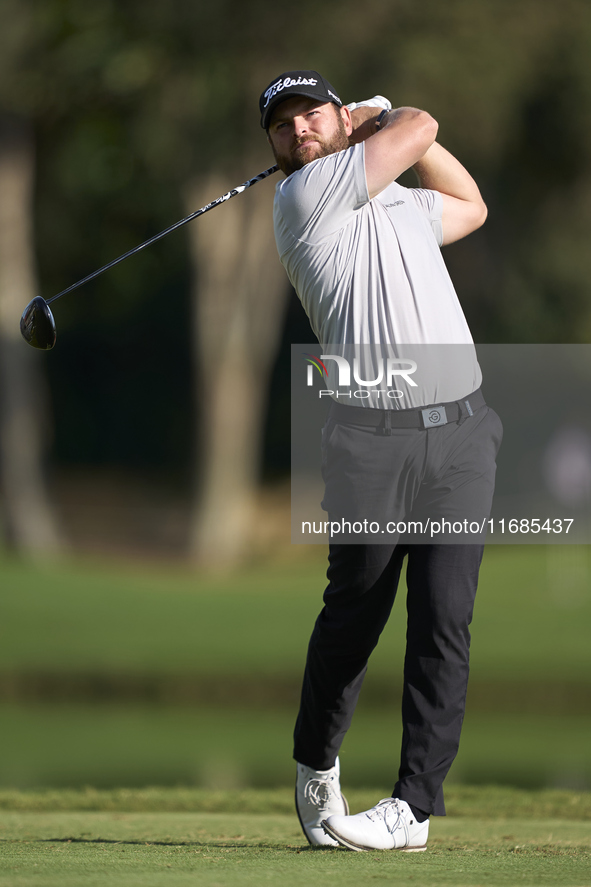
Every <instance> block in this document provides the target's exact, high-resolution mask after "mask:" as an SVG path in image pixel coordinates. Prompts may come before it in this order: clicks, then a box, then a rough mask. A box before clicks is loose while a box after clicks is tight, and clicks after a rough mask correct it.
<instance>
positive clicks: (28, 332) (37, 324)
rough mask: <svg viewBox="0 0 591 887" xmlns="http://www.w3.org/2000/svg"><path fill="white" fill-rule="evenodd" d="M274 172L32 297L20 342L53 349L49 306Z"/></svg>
mask: <svg viewBox="0 0 591 887" xmlns="http://www.w3.org/2000/svg"><path fill="white" fill-rule="evenodd" d="M278 169H279V167H278V166H270V167H269V169H266V170H264V172H261V173H259V174H258V176H254V177H253V178H252V179H249V180H248V181H247V182H244V183H243V184H242V185H238V187H237V188H232V190H231V191H228V192H227V193H226V194H223V195H222V196H221V197H218V198H217V200H212V202H211V203H208V204H207V205H206V206H203V207H201V209H198V210H196V211H195V212H194V213H191V215H190V216H187V217H186V218H184V219H181V220H180V221H179V222H176V223H175V224H174V225H171V226H170V227H169V228H165V230H164V231H161V232H160V233H159V234H155V235H154V236H153V237H150V239H149V240H146V241H145V242H144V243H140V245H139V246H136V247H134V248H133V249H130V250H128V252H126V253H123V255H122V256H119V258H117V259H113V261H112V262H109V263H108V264H106V265H103V267H102V268H99V269H98V270H97V271H93V272H92V274H88V275H87V277H83V278H82V280H79V281H78V282H77V283H73V284H72V285H71V286H69V287H67V289H65V290H62V291H61V293H58V294H57V296H52V297H51V299H48V300H47V301H45V299H42V298H41V296H36V297H35V298H34V299H32V300H31V301H30V302H29V304H28V305H27V307H26V308H25V310H24V311H23V316H22V317H21V324H20V327H21V334H22V336H23V338H24V340H25V341H26V342H28V343H29V345H32V346H33V348H39V349H41V350H43V351H49V350H50V349H51V348H53V346H54V345H55V340H56V328H55V320H54V318H53V314H52V312H51V309H50V307H49V306H50V304H51V303H52V302H55V301H56V299H60V298H61V297H62V296H65V295H66V293H70V292H71V291H72V290H75V289H77V288H78V287H79V286H82V284H83V283H88V281H89V280H94V278H95V277H98V276H99V274H102V273H103V272H104V271H108V270H109V268H113V267H114V266H115V265H118V264H119V262H122V261H123V259H127V258H129V256H133V255H135V253H139V251H140V250H142V249H145V248H146V247H147V246H150V245H151V244H152V243H156V241H157V240H160V239H161V238H162V237H165V236H166V235H167V234H170V233H171V232H172V231H176V229H177V228H181V227H182V226H183V225H186V224H187V222H192V221H193V219H196V218H197V217H198V216H202V215H203V214H204V213H206V212H209V210H210V209H213V208H214V207H215V206H219V205H220V204H221V203H225V201H226V200H229V199H230V198H231V197H236V195H237V194H241V193H242V192H243V191H246V189H247V188H250V186H251V185H255V184H256V183H257V182H260V181H262V180H263V179H266V178H267V176H270V175H272V174H273V173H274V172H277V170H278Z"/></svg>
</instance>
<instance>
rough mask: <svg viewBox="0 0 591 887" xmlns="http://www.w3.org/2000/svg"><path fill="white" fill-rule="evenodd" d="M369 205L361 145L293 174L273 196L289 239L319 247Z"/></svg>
mask: <svg viewBox="0 0 591 887" xmlns="http://www.w3.org/2000/svg"><path fill="white" fill-rule="evenodd" d="M368 202H369V194H368V192H367V182H366V179H365V150H364V146H363V143H360V144H357V145H354V146H353V147H352V148H348V149H347V150H346V151H339V152H337V153H336V154H329V155H328V156H327V157H322V158H320V159H319V160H315V161H314V162H312V163H308V164H306V166H304V167H303V168H302V169H300V170H298V171H297V172H295V173H292V175H291V176H289V177H288V178H287V179H285V181H283V182H280V183H279V185H278V186H277V190H276V192H275V215H276V218H277V219H278V220H280V221H281V224H282V226H284V227H285V228H286V229H287V231H289V233H290V235H291V236H292V237H294V238H295V239H297V240H301V241H305V242H306V243H320V242H321V241H322V240H324V239H325V238H326V237H330V236H332V235H334V234H335V233H336V232H337V231H339V230H341V229H342V228H343V227H344V226H345V225H347V224H348V223H349V222H350V221H351V218H352V217H353V216H354V215H355V213H357V212H358V211H359V210H360V209H361V208H362V207H363V206H364V205H365V204H366V203H368Z"/></svg>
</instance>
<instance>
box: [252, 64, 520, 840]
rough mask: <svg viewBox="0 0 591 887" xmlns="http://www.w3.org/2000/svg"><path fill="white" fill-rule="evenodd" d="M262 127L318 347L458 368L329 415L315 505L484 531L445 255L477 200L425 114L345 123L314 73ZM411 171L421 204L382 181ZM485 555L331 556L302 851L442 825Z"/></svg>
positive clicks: (468, 395) (309, 687)
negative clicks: (393, 672) (371, 798)
mask: <svg viewBox="0 0 591 887" xmlns="http://www.w3.org/2000/svg"><path fill="white" fill-rule="evenodd" d="M260 111H261V125H262V127H263V128H264V129H265V130H266V132H267V136H268V140H269V142H270V145H271V148H272V149H273V153H274V155H275V158H276V161H277V163H278V165H279V167H280V169H281V170H282V172H283V173H284V174H285V176H286V178H285V179H284V180H283V181H281V182H280V183H279V185H278V186H277V190H276V194H275V204H274V225H275V236H276V241H277V247H278V251H279V256H280V259H281V262H282V263H283V265H284V267H285V268H286V271H287V274H288V276H289V279H290V281H291V282H292V284H293V286H294V288H295V290H296V292H297V294H298V296H299V298H300V300H301V301H302V304H303V306H304V308H305V310H306V312H307V314H308V317H309V319H310V323H311V326H312V329H313V331H314V333H315V335H316V336H317V338H318V341H319V342H320V343H321V344H322V345H323V346H324V347H325V348H327V347H328V346H329V345H332V346H337V347H344V346H351V347H355V348H357V347H358V346H359V347H360V346H364V347H365V346H380V347H383V346H386V347H390V346H392V347H397V346H399V345H404V344H409V345H414V346H417V347H420V348H424V347H426V346H429V347H431V346H433V347H435V348H437V347H439V346H444V347H448V346H458V351H459V352H460V353H461V354H462V355H463V356H462V358H461V359H460V361H459V365H460V366H461V372H458V371H457V370H458V366H457V364H456V362H455V361H451V362H450V363H449V365H446V364H441V362H439V363H437V364H436V365H437V366H438V367H439V369H438V371H437V372H436V373H431V376H430V377H428V378H427V379H426V380H423V383H422V385H421V386H418V388H419V390H418V391H417V389H416V388H413V396H414V401H413V402H412V403H407V402H404V401H402V402H401V401H400V400H395V399H392V400H388V398H385V403H383V404H381V405H376V404H374V403H373V402H372V403H370V404H366V403H365V402H362V401H357V402H355V403H354V402H353V401H350V402H349V404H346V403H344V402H342V401H340V400H339V401H335V402H334V403H333V404H332V405H331V409H330V413H329V418H328V421H327V425H326V427H325V429H324V431H323V464H324V466H325V470H324V478H325V484H326V489H325V496H324V502H323V507H324V508H325V509H326V510H327V511H328V512H329V515H331V516H332V515H339V514H342V513H344V511H346V509H347V507H348V504H347V503H351V502H354V503H355V508H356V509H359V508H361V509H362V508H363V505H364V503H367V504H368V506H369V504H370V503H375V502H376V501H377V500H379V501H380V502H381V503H382V505H383V508H384V511H385V514H386V515H387V516H390V517H391V518H392V519H394V520H395V521H397V522H400V521H401V520H402V519H408V518H409V517H413V516H415V515H416V514H422V515H426V516H427V517H429V516H431V517H437V518H440V517H442V516H445V515H446V514H447V515H448V516H449V515H453V516H454V517H457V518H459V519H461V517H462V512H463V511H465V512H466V513H465V515H464V517H466V518H472V516H473V515H474V514H476V513H477V514H478V515H483V516H484V517H486V516H487V515H488V513H489V512H490V506H491V502H492V493H493V488H494V474H495V457H496V453H497V449H498V446H499V444H500V440H501V434H502V429H501V425H500V421H499V419H498V417H497V416H496V414H495V413H494V412H493V411H492V410H491V409H489V407H488V406H487V405H486V404H485V402H484V398H483V396H482V393H481V391H480V382H481V374H480V368H479V366H478V362H477V360H476V355H475V350H474V347H473V342H472V338H471V335H470V331H469V328H468V325H467V323H466V320H465V317H464V314H463V311H462V308H461V306H460V303H459V301H458V298H457V295H456V293H455V290H454V288H453V285H452V283H451V280H450V278H449V275H448V273H447V270H446V267H445V264H444V262H443V260H442V257H441V253H440V247H441V246H442V245H445V244H447V243H451V242H453V241H455V240H458V239H460V238H462V237H465V236H466V235H467V234H470V232H472V231H474V230H475V229H476V228H478V227H479V226H480V225H482V223H483V222H484V220H485V218H486V207H485V205H484V203H483V200H482V197H481V195H480V192H479V190H478V187H477V186H476V183H475V182H474V180H473V179H472V177H471V176H470V175H469V173H468V172H467V171H466V170H465V169H464V167H463V166H462V165H461V164H460V163H459V162H458V161H457V160H456V159H455V158H454V157H453V156H452V155H451V154H449V153H448V152H447V151H446V150H445V149H444V148H443V147H441V145H439V144H438V143H437V142H436V141H435V138H436V135H437V128H438V126H437V123H436V121H435V120H434V119H433V118H432V117H431V116H430V115H429V114H428V113H426V112H425V111H421V110H418V109H416V108H409V107H402V108H397V109H391V106H390V103H389V102H388V101H387V100H386V99H385V98H383V97H381V96H377V97H376V98H374V99H371V100H369V101H366V102H361V103H360V104H352V105H349V106H345V105H344V104H343V102H342V101H341V99H340V98H339V95H338V93H337V92H336V90H335V89H334V88H333V87H332V86H331V84H330V83H329V82H328V81H327V80H325V79H324V78H323V77H322V76H321V75H320V74H318V73H317V72H316V71H288V72H286V73H284V74H281V75H280V76H279V77H276V78H275V79H274V80H273V81H272V82H271V84H270V85H269V86H268V88H267V89H266V90H265V91H264V92H263V94H262V95H261V98H260ZM410 167H412V168H413V169H414V171H415V173H416V174H417V177H418V180H419V184H420V187H419V188H404V187H402V186H400V185H398V184H397V183H396V179H397V178H398V177H399V176H400V175H401V173H403V172H404V171H405V170H407V169H409V168H410ZM344 479H346V485H347V491H348V492H347V496H345V499H344V500H343V495H342V493H343V482H344ZM343 501H344V504H343ZM384 503H385V505H384ZM482 553H483V545H482V540H481V539H480V538H479V539H477V540H476V542H475V543H474V544H468V543H464V542H463V543H462V544H454V542H453V540H451V541H447V542H445V543H440V544H432V543H431V542H430V541H429V540H428V539H424V538H421V539H420V540H418V541H417V540H414V541H413V539H411V538H407V537H405V536H404V535H401V536H399V537H392V538H389V539H388V541H387V544H379V545H377V544H372V543H371V541H367V540H363V541H362V542H361V543H358V544H354V543H353V542H351V541H345V542H343V541H342V540H340V541H338V542H335V541H332V542H331V544H330V551H329V567H328V573H327V576H328V586H327V588H326V591H325V593H324V607H323V609H322V611H321V613H320V615H319V617H318V619H317V621H316V625H315V627H314V631H313V633H312V637H311V640H310V645H309V650H308V657H307V662H306V670H305V674H304V681H303V689H302V698H301V706H300V711H299V715H298V719H297V723H296V728H295V748H294V757H295V760H296V762H297V783H296V808H297V812H298V816H299V819H300V823H301V825H302V828H303V831H304V834H305V835H306V837H307V839H308V841H309V842H310V843H311V844H314V845H326V846H338V845H341V846H344V847H347V848H349V849H351V850H373V849H379V850H386V849H401V850H415V851H420V850H424V849H425V847H426V844H427V838H428V832H429V817H430V815H432V814H434V815H440V816H442V815H445V807H444V801H443V792H442V783H443V780H444V778H445V776H446V774H447V772H448V770H449V767H450V766H451V764H452V762H453V760H454V757H455V755H456V753H457V750H458V745H459V739H460V731H461V726H462V720H463V716H464V705H465V696H466V688H467V681H468V662H469V644H470V633H469V624H470V622H471V619H472V610H473V605H474V597H475V593H476V587H477V582H478V572H479V567H480V562H481V559H482ZM405 558H407V588H408V593H407V610H408V631H407V648H406V657H405V664H404V688H403V700H402V720H403V739H402V750H401V759H400V769H399V773H398V780H397V781H396V784H395V785H394V789H393V792H392V797H390V798H386V799H383V800H381V801H379V803H377V804H376V806H375V807H373V808H372V809H371V810H368V811H365V812H363V813H358V814H357V815H351V816H350V815H348V814H349V811H348V808H347V803H346V801H345V798H344V797H343V795H342V792H341V788H340V781H339V778H340V774H339V759H338V753H339V748H340V746H341V743H342V740H343V738H344V736H345V733H346V731H347V729H348V727H349V725H350V723H351V718H352V716H353V712H354V709H355V705H356V702H357V698H358V695H359V691H360V689H361V684H362V681H363V678H364V675H365V672H366V669H367V662H368V658H369V656H370V654H371V652H372V650H373V649H374V647H375V646H376V644H377V642H378V639H379V636H380V633H381V632H382V630H383V628H384V626H385V624H386V622H387V620H388V617H389V615H390V611H391V608H392V604H393V602H394V598H395V595H396V590H397V586H398V580H399V576H400V572H401V568H402V564H403V560H404V559H405ZM393 781H394V778H393Z"/></svg>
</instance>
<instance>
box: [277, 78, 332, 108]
mask: <svg viewBox="0 0 591 887" xmlns="http://www.w3.org/2000/svg"><path fill="white" fill-rule="evenodd" d="M317 83H318V80H316V79H314V77H308V78H306V77H298V78H297V79H296V78H293V77H285V79H283V78H280V79H279V80H277V81H276V83H272V84H271V86H270V87H269V88H268V89H266V90H265V93H264V96H265V99H266V101H265V104H264V105H263V108H266V107H267V105H268V104H269V102H270V101H271V99H272V98H273V96H275V95H277V93H278V92H281V91H282V90H283V89H287V88H288V87H289V86H316V84H317ZM331 95H332V93H331ZM335 99H337V101H340V99H338V98H337V96H335Z"/></svg>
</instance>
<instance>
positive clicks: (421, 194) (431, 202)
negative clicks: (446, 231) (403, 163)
mask: <svg viewBox="0 0 591 887" xmlns="http://www.w3.org/2000/svg"><path fill="white" fill-rule="evenodd" d="M408 193H409V194H410V195H411V196H412V198H413V200H414V202H415V203H416V205H417V206H418V208H419V209H420V210H421V211H422V212H424V214H425V215H426V216H427V218H428V219H429V221H430V222H431V228H432V229H433V233H434V234H435V237H436V239H437V243H438V244H439V246H441V245H442V243H443V223H442V215H443V198H442V197H441V194H440V193H439V191H431V190H429V189H427V188H409V189H408Z"/></svg>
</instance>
